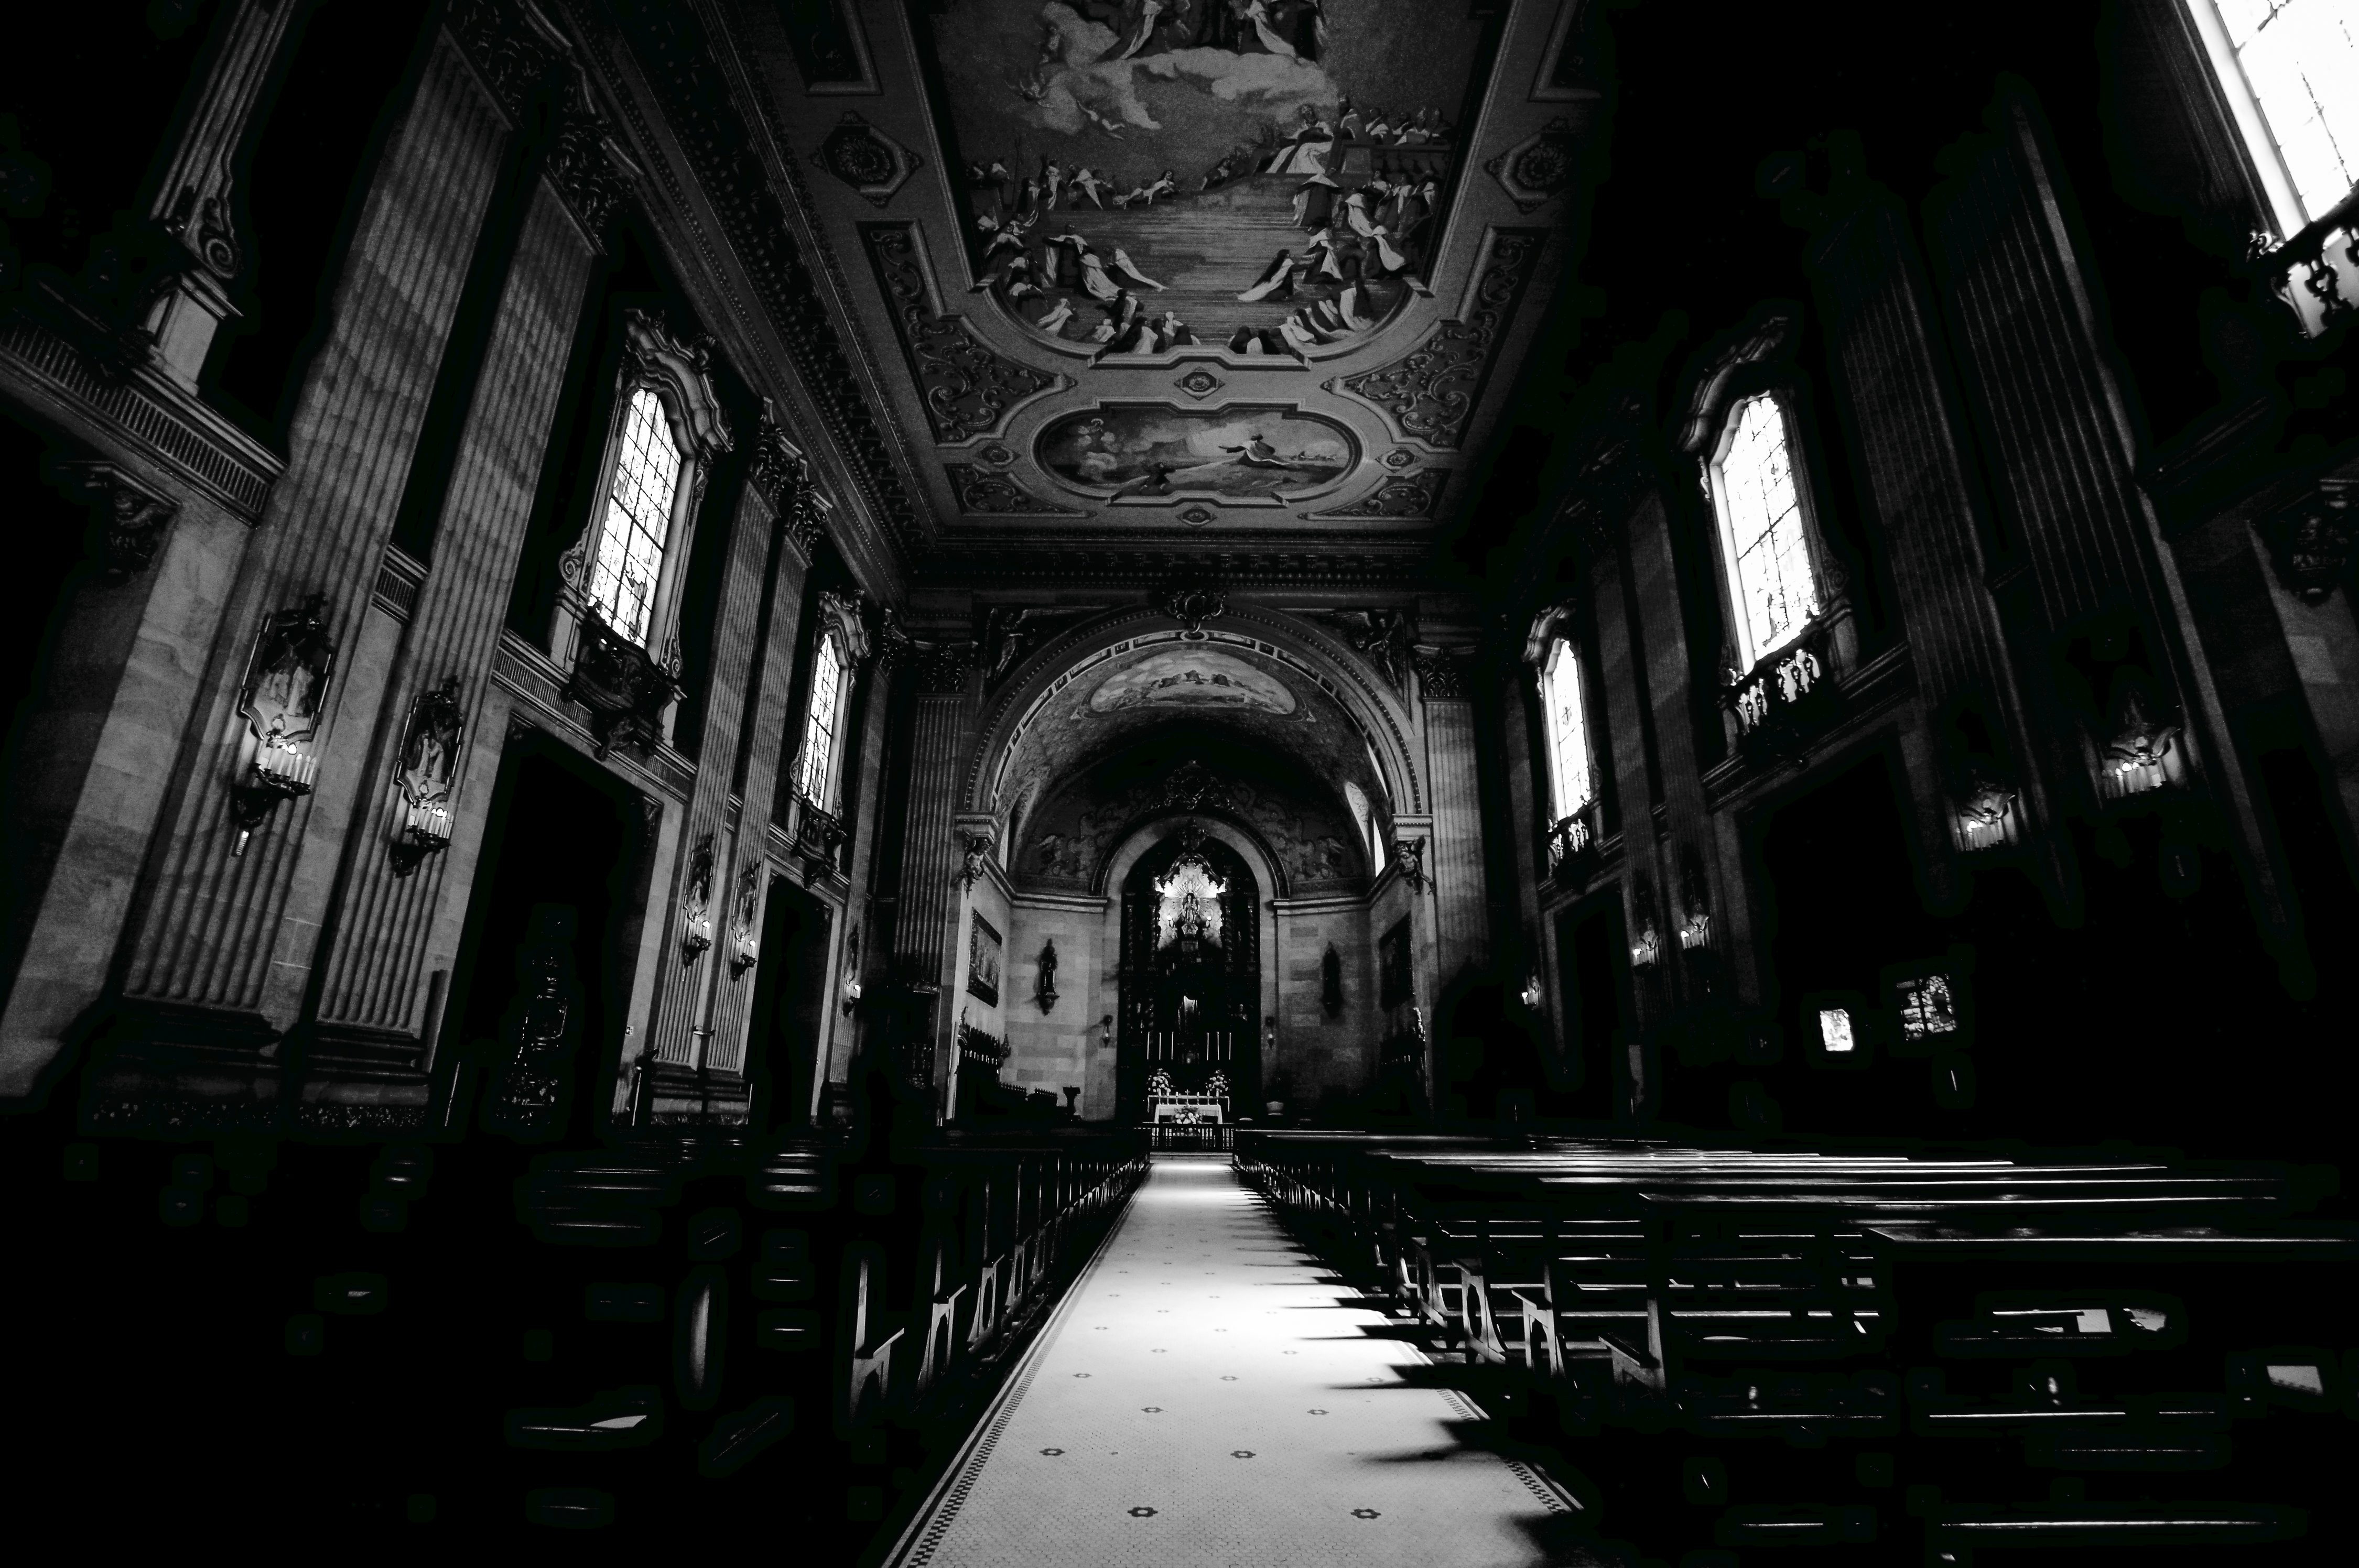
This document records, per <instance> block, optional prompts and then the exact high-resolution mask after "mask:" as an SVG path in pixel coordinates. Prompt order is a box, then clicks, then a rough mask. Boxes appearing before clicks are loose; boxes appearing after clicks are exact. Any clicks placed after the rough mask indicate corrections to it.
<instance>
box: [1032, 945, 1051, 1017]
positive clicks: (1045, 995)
mask: <svg viewBox="0 0 2359 1568" xmlns="http://www.w3.org/2000/svg"><path fill="white" fill-rule="evenodd" d="M1032 998H1033V1000H1035V1001H1037V1002H1038V1003H1039V1004H1040V1011H1042V1012H1047V1011H1049V1010H1050V1009H1051V1008H1054V1007H1055V1006H1056V1005H1057V939H1056V938H1055V937H1053V936H1052V937H1050V938H1049V940H1048V941H1046V942H1043V943H1042V944H1040V980H1039V984H1038V985H1037V986H1036V987H1034V988H1033V992H1032Z"/></svg>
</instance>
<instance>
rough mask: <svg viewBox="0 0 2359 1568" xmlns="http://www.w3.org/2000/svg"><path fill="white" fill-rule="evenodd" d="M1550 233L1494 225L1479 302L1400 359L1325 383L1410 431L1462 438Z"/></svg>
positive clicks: (1423, 436) (1433, 441)
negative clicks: (1382, 411)
mask: <svg viewBox="0 0 2359 1568" xmlns="http://www.w3.org/2000/svg"><path fill="white" fill-rule="evenodd" d="M1546 237H1547V236H1546V235H1545V234H1544V233H1543V232H1540V231H1538V230H1532V229H1495V230H1493V231H1492V232H1491V254H1490V258H1489V261H1488V263H1487V265H1484V269H1483V275H1482V277H1481V278H1480V280H1479V281H1478V282H1477V283H1476V284H1475V287H1474V306H1473V310H1472V312H1471V313H1470V314H1468V315H1467V316H1466V318H1465V319H1462V320H1450V321H1444V322H1443V323H1441V326H1440V330H1437V331H1436V332H1435V333H1434V334H1433V335H1432V336H1431V337H1430V338H1428V339H1427V340H1426V341H1424V342H1422V343H1420V344H1419V345H1418V347H1417V348H1416V349H1415V350H1413V351H1410V352H1409V353H1408V354H1407V355H1405V356H1404V357H1402V358H1401V359H1398V360H1396V361H1394V362H1392V363H1391V364H1388V365H1385V366H1383V367H1381V368H1380V369H1376V370H1372V371H1366V372H1364V373H1361V374H1359V375H1352V376H1339V377H1337V378H1336V379H1334V380H1332V381H1330V382H1328V383H1327V389H1328V390H1329V391H1331V392H1349V393H1352V394H1354V395H1357V396H1360V397H1364V398H1366V399H1367V400H1368V401H1369V402H1371V403H1374V404H1376V405H1377V406H1380V407H1382V408H1383V409H1385V411H1386V413H1388V414H1390V415H1391V416H1392V417H1393V419H1394V421H1395V422H1396V423H1397V424H1398V425H1399V427H1400V428H1401V430H1402V431H1403V432H1404V433H1406V434H1408V435H1410V436H1413V437H1415V438H1418V439H1419V440H1420V441H1423V442H1425V443H1427V444H1428V445H1429V446H1435V447H1455V446H1456V445H1458V442H1459V439H1460V438H1462V436H1464V434H1465V433H1466V422H1467V420H1468V419H1469V418H1471V417H1472V416H1473V412H1474V397H1475V395H1476V394H1477V393H1478V392H1480V391H1481V390H1482V385H1483V378H1484V373H1486V372H1487V371H1488V370H1489V369H1490V366H1491V359H1492V356H1493V355H1494V353H1495V352H1496V351H1497V349H1498V345H1499V338H1500V335H1501V333H1502V332H1504V331H1505V330H1506V325H1507V322H1508V319H1509V318H1510V317H1511V316H1512V315H1513V314H1514V312H1515V308H1516V302H1517V299H1519V298H1520V297H1522V295H1523V291H1524V284H1525V282H1526V280H1527V279H1528V278H1529V277H1530V276H1531V273H1532V265H1533V263H1534V262H1536V261H1537V260H1538V257H1539V254H1540V246H1541V243H1542V242H1543V241H1544V240H1545V239H1546Z"/></svg>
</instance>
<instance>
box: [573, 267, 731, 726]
mask: <svg viewBox="0 0 2359 1568" xmlns="http://www.w3.org/2000/svg"><path fill="white" fill-rule="evenodd" d="M623 331H624V341H623V352H622V362H621V364H620V366H619V367H618V368H617V370H616V372H615V377H614V397H613V398H612V400H611V404H610V406H609V408H608V410H607V416H606V434H605V440H604V445H603V449H601V452H600V456H599V461H598V483H597V485H596V487H595V488H594V489H593V490H592V492H591V501H590V505H589V507H588V508H587V512H588V515H586V516H585V517H583V518H582V530H581V533H580V534H579V535H576V537H575V539H574V542H573V545H572V546H571V548H569V549H568V550H567V551H566V552H565V553H564V555H563V556H562V557H560V563H559V575H560V579H562V582H563V589H562V591H561V592H560V596H559V609H560V618H561V619H563V620H567V621H570V622H572V624H571V627H570V628H567V629H566V631H567V635H566V636H565V637H564V638H563V639H561V640H559V641H557V642H556V643H554V646H556V647H559V648H562V649H563V652H562V654H560V657H561V658H562V659H563V661H564V662H566V663H568V664H571V663H572V662H573V660H574V659H575V658H576V657H577V656H578V654H579V651H580V646H581V630H580V623H581V622H582V621H584V620H587V619H589V618H590V617H591V616H592V615H593V614H594V615H595V616H596V618H597V620H598V621H599V622H600V623H601V624H602V625H604V626H605V627H606V628H607V629H608V630H609V631H610V632H612V633H613V634H614V636H616V637H618V638H621V639H622V640H623V641H624V642H625V643H630V644H631V645H632V646H634V647H636V648H638V649H639V650H640V651H641V652H642V653H644V654H646V655H647V658H648V659H649V661H650V662H652V663H654V664H656V665H659V666H660V667H661V668H663V669H664V670H665V671H666V672H667V673H668V674H670V675H671V676H674V677H675V678H677V677H678V676H679V659H680V654H679V614H680V602H681V599H682V596H683V591H684V589H686V587H687V581H688V569H689V563H690V558H691V557H692V555H693V553H694V550H695V545H696V524H697V517H698V514H699V512H700V511H701V509H702V503H703V500H704V493H705V490H706V488H707V486H708V484H709V483H710V481H711V480H712V470H713V467H714V464H715V462H716V460H718V459H719V458H720V456H721V454H722V453H723V452H726V451H728V450H730V449H731V448H732V445H733V438H732V436H731V432H730V428H729V421H728V417H727V416H726V415H725V414H723V411H722V408H721V401H720V395H719V391H718V389H717V388H716V387H715V386H714V384H713V382H712V375H711V373H710V370H709V365H710V358H711V345H710V342H709V341H706V340H702V339H684V338H682V337H680V336H679V335H676V334H675V333H673V332H672V331H671V330H669V327H668V326H667V325H666V324H665V323H664V321H663V320H662V319H661V318H659V317H658V316H656V315H655V314H653V313H652V312H648V311H645V310H638V309H628V310H625V311H624V312H623ZM642 392H646V393H650V394H652V395H654V397H655V400H656V404H657V406H658V408H660V409H661V411H662V414H663V417H664V421H665V426H666V428H667V431H668V433H669V436H670V438H671V443H672V448H673V449H674V450H675V451H676V452H678V453H679V473H678V474H677V475H676V476H675V477H674V479H673V481H672V494H671V498H670V509H669V516H668V519H667V527H666V531H665V535H664V544H663V557H662V560H661V562H660V564H659V566H658V571H657V579H656V584H655V591H654V594H653V596H652V597H651V598H650V599H649V600H648V601H647V605H648V609H647V625H646V627H645V628H644V630H643V631H642V633H641V634H640V635H639V636H637V637H632V636H629V635H627V634H626V633H625V631H624V629H623V628H622V627H620V626H616V625H614V623H613V622H611V621H609V620H608V619H607V618H606V615H605V612H604V611H603V609H601V608H600V607H599V605H598V603H597V600H595V599H593V598H592V591H591V585H592V582H593V581H594V580H595V577H596V570H597V561H598V556H599V551H600V549H601V548H602V546H603V544H604V541H605V537H606V534H607V531H608V525H609V523H610V522H611V521H612V517H613V514H614V510H615V503H614V481H615V478H616V475H617V474H618V473H619V471H620V470H621V467H622V462H623V454H624V446H625V441H626V440H627V438H628V436H629V431H630V422H631V416H632V412H633V410H634V409H635V408H636V406H637V403H638V395H639V394H640V393H642ZM665 728H666V730H667V732H669V722H667V724H666V726H665Z"/></svg>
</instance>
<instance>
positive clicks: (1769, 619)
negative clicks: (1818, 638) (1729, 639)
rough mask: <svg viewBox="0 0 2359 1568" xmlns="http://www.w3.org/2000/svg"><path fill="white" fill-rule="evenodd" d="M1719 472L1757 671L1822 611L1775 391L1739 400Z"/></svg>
mask: <svg viewBox="0 0 2359 1568" xmlns="http://www.w3.org/2000/svg"><path fill="white" fill-rule="evenodd" d="M1713 470H1714V471H1713V475H1712V503H1713V504H1714V506H1716V507H1717V508H1718V510H1719V513H1720V525H1721V534H1722V537H1723V540H1724V541H1725V545H1726V548H1727V551H1728V562H1729V574H1730V576H1731V578H1732V579H1734V587H1735V590H1736V591H1735V594H1734V598H1735V599H1736V601H1737V620H1738V622H1739V625H1740V628H1741V632H1742V635H1743V639H1744V643H1745V648H1744V654H1745V668H1746V669H1748V670H1749V669H1751V668H1752V667H1753V665H1755V664H1756V663H1757V662H1758V661H1759V660H1760V659H1761V658H1762V656H1763V655H1764V654H1768V653H1770V652H1772V651H1773V650H1775V649H1776V648H1777V647H1778V646H1779V645H1780V644H1781V643H1785V642H1786V641H1788V639H1789V638H1791V637H1792V636H1793V635H1794V634H1795V633H1798V632H1799V631H1800V630H1801V629H1802V627H1803V625H1804V624H1805V623H1806V622H1809V620H1810V617H1811V616H1813V615H1816V614H1817V613H1818V612H1819V589H1818V580H1817V578H1816V577H1815V575H1814V574H1813V572H1812V569H1811V567H1810V545H1809V543H1808V542H1807V540H1806V539H1805V538H1804V536H1803V532H1802V528H1803V523H1802V505H1801V497H1800V494H1799V492H1798V490H1797V488H1796V485H1795V480H1794V454H1793V449H1792V447H1791V445H1790V444H1789V443H1788V440H1787V438H1786V416H1785V414H1784V412H1783V411H1782V410H1781V409H1779V407H1778V406H1777V399H1776V398H1775V397H1773V396H1771V395H1769V394H1767V393H1766V392H1765V393H1761V394H1759V395H1756V396H1753V397H1748V398H1746V399H1745V401H1744V402H1742V403H1740V404H1738V405H1737V406H1736V407H1735V409H1734V411H1733V412H1732V413H1731V415H1730V417H1729V422H1728V435H1727V438H1726V439H1725V440H1724V441H1723V445H1722V449H1721V458H1720V460H1719V462H1718V463H1716V464H1714V465H1713Z"/></svg>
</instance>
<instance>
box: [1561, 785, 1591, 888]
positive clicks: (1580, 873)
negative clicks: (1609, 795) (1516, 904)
mask: <svg viewBox="0 0 2359 1568" xmlns="http://www.w3.org/2000/svg"><path fill="white" fill-rule="evenodd" d="M1599 838H1601V835H1600V833H1599V832H1598V810H1597V802H1596V801H1594V800H1591V801H1588V802H1585V803H1584V804H1583V805H1582V806H1580V807H1579V808H1578V809H1577V810H1575V811H1574V812H1573V813H1572V814H1571V816H1561V817H1559V818H1558V819H1557V820H1556V821H1555V822H1553V823H1551V824H1549V833H1548V859H1549V875H1550V876H1552V877H1554V878H1556V879H1557V880H1558V881H1560V882H1563V883H1565V884H1566V885H1568V886H1571V885H1577V884H1579V883H1581V882H1584V881H1588V880H1589V878H1590V876H1591V874H1592V873H1593V872H1594V871H1596V870H1597V862H1598V856H1599V844H1598V840H1599Z"/></svg>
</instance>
